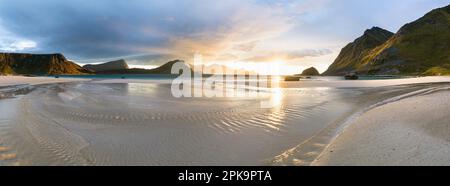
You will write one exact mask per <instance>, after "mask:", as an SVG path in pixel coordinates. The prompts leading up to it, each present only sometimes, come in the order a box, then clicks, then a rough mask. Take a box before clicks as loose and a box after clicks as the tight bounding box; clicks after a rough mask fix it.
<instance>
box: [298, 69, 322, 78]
mask: <svg viewBox="0 0 450 186" xmlns="http://www.w3.org/2000/svg"><path fill="white" fill-rule="evenodd" d="M301 75H302V76H319V75H320V73H319V71H317V69H316V68H314V67H311V68H308V69H306V70H304V71H303V72H302V74H301Z"/></svg>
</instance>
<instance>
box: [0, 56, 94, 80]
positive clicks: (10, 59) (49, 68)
mask: <svg viewBox="0 0 450 186" xmlns="http://www.w3.org/2000/svg"><path fill="white" fill-rule="evenodd" d="M87 73H90V71H89V70H87V69H84V68H82V67H80V66H79V65H77V64H75V63H73V62H71V61H68V60H67V59H66V58H65V57H64V56H63V55H62V54H23V53H0V75H9V74H12V75H14V74H22V75H49V74H50V75H52V74H87Z"/></svg>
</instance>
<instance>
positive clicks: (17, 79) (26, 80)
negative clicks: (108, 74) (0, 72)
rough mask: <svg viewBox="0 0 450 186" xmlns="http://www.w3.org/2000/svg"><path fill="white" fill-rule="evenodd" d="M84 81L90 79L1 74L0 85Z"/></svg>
mask: <svg viewBox="0 0 450 186" xmlns="http://www.w3.org/2000/svg"><path fill="white" fill-rule="evenodd" d="M82 81H90V79H81V78H51V77H27V76H0V87H8V86H17V85H42V84H51V83H68V82H82Z"/></svg>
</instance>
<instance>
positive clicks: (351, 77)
mask: <svg viewBox="0 0 450 186" xmlns="http://www.w3.org/2000/svg"><path fill="white" fill-rule="evenodd" d="M344 78H345V79H346V80H357V79H359V77H358V75H356V74H355V73H349V74H347V75H345V76H344Z"/></svg>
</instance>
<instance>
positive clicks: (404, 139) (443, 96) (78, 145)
mask: <svg viewBox="0 0 450 186" xmlns="http://www.w3.org/2000/svg"><path fill="white" fill-rule="evenodd" d="M447 82H450V78H448V77H422V78H409V79H392V80H360V81H344V80H326V81H300V82H282V83H281V84H280V87H276V89H277V91H274V92H268V93H267V94H264V95H262V96H258V97H228V98H206V97H200V98H174V97H173V96H172V95H171V93H170V81H168V80H167V79H165V80H142V79H104V80H102V79H96V80H90V79H79V78H46V77H17V76H7V77H0V83H1V84H0V86H18V85H28V86H25V87H31V88H27V91H22V92H20V93H12V94H11V95H12V96H10V97H7V98H4V99H0V108H1V110H2V112H1V113H0V165H391V164H393V165H395V164H398V165H410V164H419V165H442V164H449V160H448V158H447V157H446V156H445V155H446V153H447V154H448V152H449V138H448V133H449V131H448V128H449V126H448V123H450V122H449V120H448V118H446V116H447V115H448V112H447V110H448V106H446V105H448V104H446V103H448V101H449V99H450V94H449V93H448V91H447V89H448V88H449V86H450V84H448V83H447ZM20 89H23V86H22V87H21V88H20ZM8 91H10V92H11V90H8ZM13 91H14V90H13ZM261 101H271V102H274V103H276V104H275V105H276V106H275V107H274V108H261V107H260V102H261ZM416 139H418V140H416Z"/></svg>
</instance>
